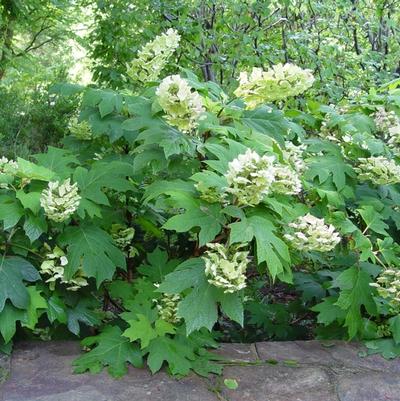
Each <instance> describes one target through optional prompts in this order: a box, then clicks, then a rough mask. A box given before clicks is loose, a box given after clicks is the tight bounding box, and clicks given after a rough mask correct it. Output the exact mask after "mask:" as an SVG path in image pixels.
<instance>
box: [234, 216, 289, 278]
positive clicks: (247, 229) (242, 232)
mask: <svg viewBox="0 0 400 401" xmlns="http://www.w3.org/2000/svg"><path fill="white" fill-rule="evenodd" d="M229 227H230V228H231V237H230V243H231V244H233V243H237V242H249V241H251V240H252V239H253V238H255V239H256V244H257V261H258V263H259V264H260V263H262V262H267V266H268V270H269V272H270V274H271V276H272V278H273V279H275V278H276V277H277V276H279V275H282V274H283V273H284V271H285V269H286V267H287V265H288V263H290V255H289V250H288V247H287V245H286V244H285V243H284V242H283V241H282V240H281V239H280V238H279V237H278V236H276V234H275V232H276V228H275V226H274V225H273V224H272V222H271V221H270V220H269V219H268V217H267V216H266V215H258V214H254V215H252V216H250V217H248V218H247V219H245V220H242V221H241V222H238V223H232V224H231V225H230V226H229ZM282 279H283V278H282Z"/></svg>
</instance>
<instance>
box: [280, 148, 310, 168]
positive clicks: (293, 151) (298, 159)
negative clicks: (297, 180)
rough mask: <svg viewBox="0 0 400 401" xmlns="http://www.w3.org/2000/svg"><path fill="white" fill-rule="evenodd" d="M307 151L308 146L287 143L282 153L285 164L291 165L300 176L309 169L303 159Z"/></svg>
mask: <svg viewBox="0 0 400 401" xmlns="http://www.w3.org/2000/svg"><path fill="white" fill-rule="evenodd" d="M305 150H306V145H304V144H302V145H298V146H296V145H295V144H294V143H292V142H290V141H286V142H285V149H283V151H282V153H283V159H284V160H285V162H286V163H288V164H289V165H291V166H292V167H293V169H294V170H295V171H296V172H297V173H299V174H303V173H304V171H305V170H306V168H307V167H306V163H305V161H304V158H303V154H304V152H305Z"/></svg>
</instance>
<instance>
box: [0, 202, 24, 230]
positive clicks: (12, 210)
mask: <svg viewBox="0 0 400 401" xmlns="http://www.w3.org/2000/svg"><path fill="white" fill-rule="evenodd" d="M23 215H24V209H23V208H22V207H21V205H20V203H19V202H18V201H17V200H16V199H14V198H11V197H10V196H0V220H2V221H3V226H4V230H8V229H10V228H13V227H14V226H15V225H16V224H17V223H18V222H19V220H20V218H21V217H22V216H23Z"/></svg>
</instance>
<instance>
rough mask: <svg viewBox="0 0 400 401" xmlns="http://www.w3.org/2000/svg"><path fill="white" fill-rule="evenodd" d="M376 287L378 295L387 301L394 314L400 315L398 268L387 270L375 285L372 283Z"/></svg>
mask: <svg viewBox="0 0 400 401" xmlns="http://www.w3.org/2000/svg"><path fill="white" fill-rule="evenodd" d="M370 286H371V287H375V288H376V289H377V291H378V294H379V295H380V296H381V297H382V298H384V299H386V300H387V301H388V303H389V305H390V307H391V308H392V312H393V313H394V314H396V315H397V314H398V313H400V270H399V269H396V268H390V269H385V270H383V271H382V273H381V274H380V275H379V276H378V277H377V279H376V282H375V283H370Z"/></svg>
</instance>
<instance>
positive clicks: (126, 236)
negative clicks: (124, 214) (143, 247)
mask: <svg viewBox="0 0 400 401" xmlns="http://www.w3.org/2000/svg"><path fill="white" fill-rule="evenodd" d="M110 234H111V237H112V239H113V241H114V243H115V245H117V247H118V248H119V249H121V250H122V251H124V253H125V255H126V256H127V257H129V258H131V257H134V256H136V255H137V249H136V248H135V247H134V246H133V245H132V240H133V238H134V236H135V229H134V228H133V227H127V226H124V225H122V224H113V225H112V226H111V232H110Z"/></svg>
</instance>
